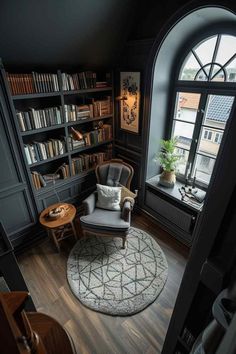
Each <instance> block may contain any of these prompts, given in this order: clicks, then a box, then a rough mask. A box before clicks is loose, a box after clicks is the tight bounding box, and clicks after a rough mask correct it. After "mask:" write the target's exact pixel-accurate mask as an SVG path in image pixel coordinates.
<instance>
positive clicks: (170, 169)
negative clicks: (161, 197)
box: [157, 137, 181, 187]
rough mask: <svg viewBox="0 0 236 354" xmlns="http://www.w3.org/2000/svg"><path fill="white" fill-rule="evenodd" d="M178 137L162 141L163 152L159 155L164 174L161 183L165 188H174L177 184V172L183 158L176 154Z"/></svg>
mask: <svg viewBox="0 0 236 354" xmlns="http://www.w3.org/2000/svg"><path fill="white" fill-rule="evenodd" d="M177 142H178V137H175V138H173V139H169V140H161V152H160V153H159V154H158V155H157V158H158V160H159V162H160V165H161V167H162V168H163V172H162V174H161V176H160V180H159V183H160V184H162V185H163V186H165V187H173V186H174V184H175V182H176V176H175V171H176V167H177V163H178V161H179V160H180V158H181V156H180V155H178V154H176V153H175V147H176V144H177Z"/></svg>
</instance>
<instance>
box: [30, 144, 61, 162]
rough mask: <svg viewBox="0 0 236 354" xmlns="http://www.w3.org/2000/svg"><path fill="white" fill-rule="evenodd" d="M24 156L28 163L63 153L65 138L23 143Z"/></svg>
mask: <svg viewBox="0 0 236 354" xmlns="http://www.w3.org/2000/svg"><path fill="white" fill-rule="evenodd" d="M24 151H25V156H26V159H27V162H28V164H29V165H31V164H33V163H36V162H38V161H43V160H47V159H49V158H52V157H55V156H58V155H63V154H64V153H65V152H66V144H65V140H60V139H50V140H48V141H44V142H39V141H34V142H32V144H25V145H24Z"/></svg>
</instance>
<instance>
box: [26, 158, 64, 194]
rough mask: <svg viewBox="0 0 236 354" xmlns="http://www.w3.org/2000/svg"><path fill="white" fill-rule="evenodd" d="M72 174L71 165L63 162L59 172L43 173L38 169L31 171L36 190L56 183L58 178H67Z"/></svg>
mask: <svg viewBox="0 0 236 354" xmlns="http://www.w3.org/2000/svg"><path fill="white" fill-rule="evenodd" d="M69 176H70V172H69V165H68V164H66V163H63V164H62V165H61V166H60V167H59V168H58V169H57V173H49V174H44V175H42V174H41V173H39V172H38V171H31V177H32V181H33V185H34V188H35V189H36V190H38V189H40V188H42V187H46V186H47V185H50V184H54V183H55V181H56V180H58V179H66V178H68V177H69Z"/></svg>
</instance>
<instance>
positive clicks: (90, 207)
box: [80, 159, 135, 248]
mask: <svg viewBox="0 0 236 354" xmlns="http://www.w3.org/2000/svg"><path fill="white" fill-rule="evenodd" d="M133 174H134V171H133V167H132V166H130V165H129V164H127V163H125V162H124V161H122V160H120V159H113V160H110V161H106V162H104V163H102V164H100V165H98V166H97V167H96V177H97V182H98V183H99V184H103V185H107V186H111V187H116V186H119V185H120V184H121V185H122V186H125V187H126V188H128V189H130V183H131V180H132V178H133ZM134 196H135V195H134ZM96 202H97V192H94V193H92V194H90V196H88V197H87V198H86V199H85V200H84V201H83V202H82V204H83V208H84V215H83V216H82V217H81V218H80V225H81V229H82V231H83V234H84V235H85V236H86V235H87V234H95V235H99V236H110V237H120V238H122V248H125V242H126V237H127V235H128V233H129V228H130V220H131V210H132V207H133V205H132V204H133V200H132V198H127V199H125V200H124V203H123V206H121V210H119V211H117V210H106V209H100V208H98V207H96Z"/></svg>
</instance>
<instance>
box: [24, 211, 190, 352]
mask: <svg viewBox="0 0 236 354" xmlns="http://www.w3.org/2000/svg"><path fill="white" fill-rule="evenodd" d="M132 224H133V226H135V227H138V228H141V229H143V230H145V231H147V232H148V233H150V234H151V235H152V236H154V237H155V239H156V240H157V241H158V243H159V245H160V246H161V247H162V249H163V251H164V253H165V255H166V257H167V261H168V265H169V273H168V279H167V283H166V285H165V287H164V289H163V291H162V292H161V294H160V296H159V297H158V298H157V299H156V301H155V302H154V303H153V304H152V305H150V306H149V307H148V308H146V309H145V310H143V311H142V312H140V313H138V314H136V315H133V316H130V317H112V316H109V315H104V314H101V313H98V312H94V311H92V310H89V309H87V308H86V307H84V306H83V305H82V304H81V303H80V302H79V301H78V300H77V299H76V298H75V297H74V296H73V294H72V293H71V291H70V289H69V286H68V284H67V280H66V261H67V257H68V253H69V250H70V248H71V247H72V245H73V240H72V239H71V240H69V239H67V240H65V241H63V242H64V244H62V252H61V254H58V253H57V252H56V250H55V248H54V246H53V244H52V243H51V241H50V240H45V241H43V242H42V243H41V244H40V245H38V246H35V247H34V248H32V249H30V250H28V251H27V252H26V253H24V255H21V256H19V257H18V261H19V264H20V268H21V270H22V272H23V275H24V278H25V280H26V282H27V284H28V287H29V290H30V293H31V295H32V298H33V301H34V303H35V305H36V307H37V310H38V311H41V312H44V313H46V314H49V315H51V316H53V317H54V318H55V319H57V320H58V321H59V322H60V323H61V324H62V325H63V326H64V327H65V328H66V329H67V330H68V331H69V333H70V334H71V336H72V338H73V340H74V342H75V345H76V348H77V353H84V354H87V353H92V354H97V353H98V354H113V353H122V354H124V353H129V354H139V353H142V354H143V353H146V354H154V353H160V352H161V348H162V345H163V340H164V337H165V334H166V331H167V327H168V324H169V320H170V317H171V314H172V310H173V306H174V303H175V300H176V295H177V292H178V288H179V285H180V281H181V278H182V275H183V271H184V268H185V264H186V259H187V255H188V252H187V249H186V248H185V247H184V246H182V245H180V244H179V243H178V242H177V241H175V240H174V239H173V238H172V237H171V236H169V235H168V234H167V233H166V232H164V231H163V230H161V229H160V228H159V227H158V226H157V224H156V223H153V222H152V221H151V220H150V219H149V218H147V217H146V216H140V215H133V219H132Z"/></svg>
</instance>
